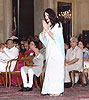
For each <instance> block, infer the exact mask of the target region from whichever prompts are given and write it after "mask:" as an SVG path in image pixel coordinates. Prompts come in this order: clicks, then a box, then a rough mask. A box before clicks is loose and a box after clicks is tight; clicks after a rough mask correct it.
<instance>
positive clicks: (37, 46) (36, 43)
mask: <svg viewBox="0 0 89 100" xmlns="http://www.w3.org/2000/svg"><path fill="white" fill-rule="evenodd" d="M30 42H34V44H35V46H36V48H38V49H39V43H38V42H37V41H34V40H31V41H30ZM30 42H29V44H30Z"/></svg>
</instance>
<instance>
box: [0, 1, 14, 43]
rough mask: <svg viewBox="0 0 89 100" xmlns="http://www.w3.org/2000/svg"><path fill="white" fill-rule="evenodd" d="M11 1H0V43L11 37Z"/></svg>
mask: <svg viewBox="0 0 89 100" xmlns="http://www.w3.org/2000/svg"><path fill="white" fill-rule="evenodd" d="M11 29H12V0H0V43H1V42H5V41H6V39H8V38H9V36H10V35H11Z"/></svg>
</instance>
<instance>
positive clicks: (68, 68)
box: [64, 65, 78, 88]
mask: <svg viewBox="0 0 89 100" xmlns="http://www.w3.org/2000/svg"><path fill="white" fill-rule="evenodd" d="M76 68H77V66H76V65H68V66H65V80H64V82H65V84H64V85H65V87H67V88H69V87H71V85H72V84H71V80H70V75H69V72H70V71H72V70H78V69H76Z"/></svg>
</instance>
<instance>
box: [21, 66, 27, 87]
mask: <svg viewBox="0 0 89 100" xmlns="http://www.w3.org/2000/svg"><path fill="white" fill-rule="evenodd" d="M27 72H28V67H25V66H24V67H22V68H21V77H22V80H23V87H27V75H26V74H27Z"/></svg>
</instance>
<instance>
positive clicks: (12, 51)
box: [0, 37, 83, 90]
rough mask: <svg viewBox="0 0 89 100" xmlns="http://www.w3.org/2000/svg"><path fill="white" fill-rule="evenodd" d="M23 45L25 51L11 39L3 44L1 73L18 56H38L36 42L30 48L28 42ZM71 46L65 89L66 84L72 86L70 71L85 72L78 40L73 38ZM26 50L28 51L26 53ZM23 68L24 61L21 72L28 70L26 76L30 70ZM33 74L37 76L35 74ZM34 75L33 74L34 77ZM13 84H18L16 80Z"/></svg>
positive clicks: (0, 58)
mask: <svg viewBox="0 0 89 100" xmlns="http://www.w3.org/2000/svg"><path fill="white" fill-rule="evenodd" d="M22 45H23V46H22V48H23V49H20V48H19V47H18V45H16V44H14V43H13V40H11V39H8V40H7V41H6V46H4V45H2V44H1V47H0V64H1V66H2V67H1V68H0V72H4V71H5V67H6V64H7V61H9V60H11V59H15V58H17V57H18V56H20V58H21V57H24V56H25V54H26V53H29V54H31V55H32V54H34V53H35V56H36V53H37V54H38V51H39V50H38V49H37V50H36V51H35V50H33V48H36V43H35V42H34V41H31V42H30V43H29V47H28V46H27V45H28V42H25V43H24V44H22ZM70 46H71V47H70V48H69V49H68V50H67V51H66V59H65V87H66V84H67V86H68V84H70V76H69V72H70V71H72V70H78V71H83V67H82V58H83V50H82V49H81V48H80V47H78V46H79V45H78V46H77V40H76V38H74V37H72V38H71V39H70ZM24 48H25V49H27V50H26V51H25V49H24ZM37 48H39V46H37ZM65 48H66V47H65ZM39 52H41V53H43V55H44V52H45V49H44V47H43V48H42V49H40V51H39ZM44 59H45V57H44ZM39 62H40V61H39ZM14 63H16V62H14ZM14 65H15V64H14ZM3 66H4V67H3ZM22 66H23V61H20V65H19V70H21V68H22V71H23V70H24V69H26V70H27V71H25V74H26V73H27V72H28V70H29V69H28V68H27V67H24V69H23V67H22ZM13 70H16V69H15V66H14V67H11V71H13ZM31 71H32V73H33V72H35V71H34V69H33V70H32V69H31ZM33 74H35V73H33ZM33 74H32V76H33ZM21 75H22V79H23V83H24V86H25V87H26V83H25V82H26V81H24V78H23V77H24V76H23V74H21ZM38 76H39V75H38ZM25 80H26V78H25ZM31 82H33V81H31ZM12 84H17V83H16V82H15V80H12ZM31 85H32V83H30V86H29V87H30V88H31ZM27 87H28V85H27ZM23 89H24V88H23ZM23 89H22V90H23ZM25 89H26V88H25Z"/></svg>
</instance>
